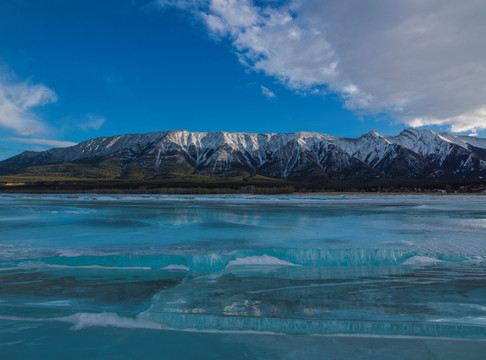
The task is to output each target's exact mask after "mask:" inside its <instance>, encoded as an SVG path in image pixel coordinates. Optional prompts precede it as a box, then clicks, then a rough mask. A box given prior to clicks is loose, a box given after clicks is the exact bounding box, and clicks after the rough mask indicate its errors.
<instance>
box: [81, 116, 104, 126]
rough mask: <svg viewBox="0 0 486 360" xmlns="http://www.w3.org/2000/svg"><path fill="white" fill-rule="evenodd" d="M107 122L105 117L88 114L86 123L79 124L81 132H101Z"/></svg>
mask: <svg viewBox="0 0 486 360" xmlns="http://www.w3.org/2000/svg"><path fill="white" fill-rule="evenodd" d="M105 121H106V120H105V118H104V117H103V116H99V115H93V114H88V115H86V118H85V121H84V122H81V123H79V124H78V126H79V128H80V129H81V130H99V129H100V128H101V127H102V126H103V124H104V123H105Z"/></svg>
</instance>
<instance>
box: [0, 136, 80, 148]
mask: <svg viewBox="0 0 486 360" xmlns="http://www.w3.org/2000/svg"><path fill="white" fill-rule="evenodd" d="M6 140H7V141H12V142H18V143H24V144H35V145H46V146H52V147H68V146H74V145H77V143H75V142H72V141H61V140H52V139H33V138H18V137H11V138H8V139H6Z"/></svg>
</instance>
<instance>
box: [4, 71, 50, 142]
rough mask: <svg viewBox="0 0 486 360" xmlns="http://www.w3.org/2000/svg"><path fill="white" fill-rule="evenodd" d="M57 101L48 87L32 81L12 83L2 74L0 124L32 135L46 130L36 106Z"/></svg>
mask: <svg viewBox="0 0 486 360" xmlns="http://www.w3.org/2000/svg"><path fill="white" fill-rule="evenodd" d="M55 101H57V96H56V94H55V93H54V91H52V90H51V89H49V88H48V87H46V86H44V85H42V84H32V83H30V82H21V83H10V82H8V81H6V80H5V77H2V76H0V126H2V127H5V128H8V129H11V130H14V131H15V132H16V133H17V134H20V135H31V134H35V133H38V132H40V131H42V130H45V128H46V126H45V124H44V123H43V122H42V121H41V120H39V119H38V118H37V116H36V115H35V113H34V111H33V110H34V108H35V107H38V106H42V105H45V104H48V103H51V102H55Z"/></svg>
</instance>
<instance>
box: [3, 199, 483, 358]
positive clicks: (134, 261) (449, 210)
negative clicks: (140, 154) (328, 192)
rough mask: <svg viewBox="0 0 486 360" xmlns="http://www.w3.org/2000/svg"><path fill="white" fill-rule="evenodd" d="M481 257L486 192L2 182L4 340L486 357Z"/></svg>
mask: <svg viewBox="0 0 486 360" xmlns="http://www.w3.org/2000/svg"><path fill="white" fill-rule="evenodd" d="M485 260H486V197H483V196H426V195H423V196H416V195H415V196H405V195H403V196H388V195H387V196H365V195H363V196H342V195H336V196H264V197H259V196H163V195H160V196H151V195H146V196H135V195H130V196H127V195H27V194H23V195H18V194H11V195H2V196H0V350H2V353H4V354H7V355H8V354H10V355H11V356H10V357H11V358H17V357H18V358H29V356H31V355H28V354H27V353H26V351H27V350H25V351H24V350H22V349H27V348H29V349H37V350H38V351H39V353H42V351H44V352H45V354H46V356H48V357H51V358H52V357H56V356H59V358H62V357H63V356H62V355H63V354H64V355H65V354H68V353H73V352H75V351H74V348H75V347H76V345H75V344H76V343H75V342H73V343H72V344H71V343H70V341H71V340H70V339H72V338H73V336H77V341H78V346H85V347H86V348H87V349H88V348H90V346H95V345H94V344H96V341H99V340H100V339H104V341H106V342H107V343H112V344H113V345H112V346H110V347H109V350H106V351H108V354H109V356H111V357H113V358H117V357H120V356H121V355H122V354H126V353H127V351H128V350H127V349H129V348H130V346H133V342H134V341H135V340H133V339H139V340H140V339H141V338H142V337H143V338H144V339H145V340H140V341H142V342H143V343H144V349H145V350H144V351H145V354H146V356H145V358H150V356H152V355H154V356H153V358H157V357H156V356H155V354H156V352H157V351H158V349H159V347H160V346H162V345H161V344H165V345H164V346H165V348H166V351H168V354H171V351H173V352H174V354H175V353H177V349H179V347H180V346H181V345H180V344H179V342H186V341H187V342H194V341H196V342H197V341H200V342H201V341H202V342H201V343H200V344H201V345H200V346H201V349H203V348H204V349H205V347H206V346H210V345H209V344H213V345H214V343H218V344H220V347H219V350H218V351H220V353H218V352H216V353H213V354H212V355H211V356H213V358H222V357H224V356H225V354H226V355H227V353H226V352H227V351H229V349H230V347H229V345H228V346H226V345H222V344H226V343H227V341H229V342H232V343H234V344H233V345H234V346H235V348H237V349H239V350H241V353H239V352H236V353H234V354H233V358H239V357H241V358H244V357H245V356H243V355H242V354H248V353H252V352H253V353H258V354H259V355H258V356H256V357H255V358H272V354H273V356H279V355H278V354H279V352H280V354H292V353H294V352H295V353H298V351H300V350H299V349H301V348H302V347H304V346H306V344H307V345H308V346H310V348H307V350H306V351H305V352H304V353H305V354H304V353H302V354H304V355H305V356H306V358H309V359H312V358H319V355H320V354H321V351H318V349H319V348H320V347H322V346H324V344H326V349H328V351H330V354H334V355H335V356H343V354H344V353H343V351H344V350H343V349H341V348H340V347H339V346H335V345H336V344H337V343H339V344H344V343H346V344H348V345H347V346H355V347H359V346H361V347H362V348H363V347H364V348H367V346H368V347H371V348H370V353H369V358H380V356H382V358H391V357H390V356H391V355H390V354H393V349H401V350H400V351H399V352H398V353H395V355H397V356H398V357H397V358H401V357H402V358H403V357H405V356H412V357H413V356H415V357H417V356H422V355H424V356H425V355H426V356H429V357H430V356H436V357H439V358H441V357H444V356H446V355H444V354H449V355H450V354H460V355H461V356H462V357H463V358H481V357H476V356H477V355H478V354H481V352H478V351H479V350H482V351H484V350H486V261H485ZM100 329H104V333H103V335H100ZM179 331H182V332H179ZM74 334H77V335H74ZM157 334H158V335H157ZM120 336H122V337H123V338H124V339H126V340H125V341H122V342H117V341H115V339H117V338H119V337H120ZM157 336H160V337H161V340H160V341H159V340H156V338H157ZM316 336H318V338H320V339H321V341H320V342H319V341H318V340H316V339H317V338H316ZM319 336H320V337H319ZM55 337H57V338H63V339H65V346H64V347H61V348H60V349H58V350H57V352H52V349H51V347H52V343H51V340H50V339H53V338H55ZM267 337H270V338H268V339H267V340H268V341H267V340H265V341H266V342H265V344H267V342H268V344H273V345H268V346H267V345H264V344H262V343H261V341H260V340H258V339H264V338H267ZM128 338H130V340H128ZM162 338H163V340H162ZM40 339H44V340H40ZM95 339H96V340H95ZM149 339H151V340H149ZM169 339H171V340H169ZM276 339H280V340H276ZM362 339H368V340H366V341H365V340H362ZM279 341H280V342H281V343H282V344H283V343H284V345H278V346H277V345H275V344H277V343H279ZM69 344H71V345H69ZM79 344H81V345H79ZM82 344H84V345H82ZM333 344H334V345H333ZM366 344H368V345H366ZM420 344H427V346H426V347H425V348H423V347H420ZM211 346H212V345H211ZM73 347H74V348H73ZM376 348H380V349H384V350H383V351H382V352H381V353H376V352H373V351H372V349H376ZM49 349H51V350H49ZM356 349H357V348H356ZM387 349H388V350H389V351H388V350H387ZM478 349H479V350H478ZM446 350H447V351H446ZM201 351H202V350H201ZM350 351H352V350H350ZM356 351H357V350H356ZM190 353H191V352H188V355H187V358H197V357H196V356H197V354H198V352H197V351H194V353H193V355H190ZM29 354H35V352H34V353H32V352H31V353H29ZM56 354H57V355H56ZM78 354H79V356H80V358H82V356H87V353H83V352H82V351H81V352H79V353H78ZM147 354H148V355H147ZM151 354H152V355H151ZM238 354H239V355H238ZM356 354H361V355H363V356H364V355H366V354H364V353H360V352H359V351H357V352H356ZM380 354H381V355H380ZM117 355H118V356H117ZM400 355H401V357H400ZM75 356H76V355H75ZM89 356H92V355H89ZM171 356H172V355H171ZM174 356H175V355H174ZM191 356H193V357H191ZM282 356H283V355H282ZM31 358H36V357H35V356H32V357H31ZM100 358H101V357H100ZM168 358H172V357H170V356H169V357H168ZM181 358H183V357H181ZM273 358H275V357H273ZM444 358H447V357H444Z"/></svg>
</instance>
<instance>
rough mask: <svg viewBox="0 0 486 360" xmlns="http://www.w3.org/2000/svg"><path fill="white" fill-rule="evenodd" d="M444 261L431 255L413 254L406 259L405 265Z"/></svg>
mask: <svg viewBox="0 0 486 360" xmlns="http://www.w3.org/2000/svg"><path fill="white" fill-rule="evenodd" d="M441 262H443V261H442V260H439V259H435V258H431V257H429V256H421V255H417V256H412V257H411V258H409V259H407V260H405V261H404V262H403V265H427V264H437V263H441Z"/></svg>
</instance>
